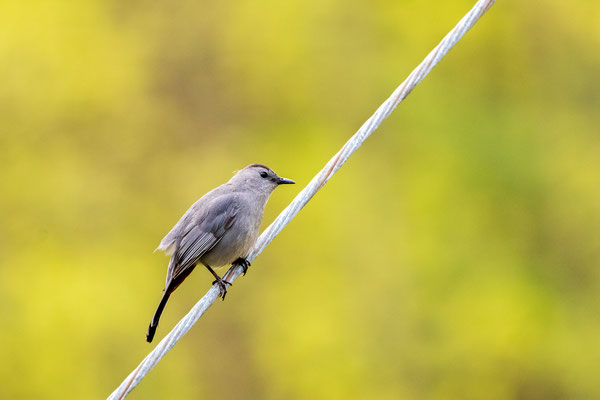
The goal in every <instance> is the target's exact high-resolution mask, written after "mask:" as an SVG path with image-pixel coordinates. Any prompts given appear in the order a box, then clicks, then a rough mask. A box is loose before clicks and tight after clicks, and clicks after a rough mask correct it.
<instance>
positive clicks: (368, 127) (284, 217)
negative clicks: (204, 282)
mask: <svg viewBox="0 0 600 400" xmlns="http://www.w3.org/2000/svg"><path fill="white" fill-rule="evenodd" d="M494 2H495V0H479V1H478V2H477V3H476V4H475V6H473V8H472V9H471V10H470V11H469V12H468V13H467V14H466V15H465V16H464V17H463V18H462V19H461V20H460V22H459V23H458V24H457V25H456V26H455V27H454V29H452V30H451V31H450V32H449V33H448V34H447V35H446V36H445V37H444V39H442V41H441V42H440V43H439V44H438V45H437V46H436V47H435V48H434V49H433V50H432V51H431V52H430V53H429V54H428V55H427V57H425V59H424V60H423V61H422V62H421V64H419V66H417V68H415V69H414V70H413V71H412V72H411V74H410V75H409V76H408V78H406V80H405V81H404V82H402V84H401V85H400V86H398V88H397V89H396V90H395V91H394V93H392V95H391V96H390V97H389V98H388V99H387V100H386V101H385V102H384V103H383V104H382V105H381V106H380V107H379V108H378V109H377V111H375V113H374V114H373V115H372V116H371V118H369V119H368V120H367V121H366V122H365V123H364V124H363V125H362V126H361V127H360V129H359V130H358V132H356V133H355V134H354V136H352V137H351V138H350V139H349V140H348V141H347V142H346V144H344V146H343V147H342V148H341V149H340V151H338V153H337V154H336V155H335V156H333V158H332V159H331V160H329V162H328V163H327V164H326V165H325V167H324V168H323V169H322V170H321V171H320V172H319V173H318V174H317V175H316V176H315V177H314V178H313V179H312V180H311V181H310V183H309V184H308V185H306V187H305V188H304V189H303V190H302V191H301V192H300V193H298V195H297V196H296V198H294V200H293V201H292V202H291V203H290V204H289V205H288V206H287V207H286V208H285V210H283V211H282V212H281V214H279V216H278V217H277V218H276V219H275V221H273V223H272V224H271V225H269V227H268V228H267V229H265V231H264V232H263V233H262V235H260V237H259V238H258V240H257V241H256V244H255V245H254V247H253V249H252V251H251V252H250V254H249V256H248V257H247V259H248V261H252V260H254V259H255V258H256V257H257V256H258V255H259V254H260V253H261V252H262V251H263V250H264V248H265V247H266V246H267V245H268V244H269V243H271V241H272V240H273V239H274V238H275V236H277V235H278V234H279V232H281V230H282V229H283V228H284V227H285V226H286V225H287V224H288V223H289V222H290V221H291V220H292V218H294V216H295V215H296V214H297V213H298V212H299V211H300V210H301V209H302V207H304V206H305V205H306V203H308V202H309V201H310V199H311V198H312V197H313V196H314V195H315V194H316V193H317V192H318V191H319V190H320V189H321V188H322V187H323V185H325V183H327V181H328V180H329V179H330V178H331V177H332V176H333V174H335V173H336V171H337V170H338V169H340V167H341V166H342V165H344V163H345V162H346V160H348V158H349V157H350V156H351V155H352V153H354V152H355V151H356V150H357V149H358V148H359V147H360V146H361V145H362V143H363V142H364V141H365V139H366V138H367V137H369V135H371V133H373V131H374V130H375V129H377V127H379V125H380V124H381V122H383V120H384V119H386V118H387V117H388V116H389V115H390V114H391V113H392V111H393V110H394V108H396V106H397V105H398V104H399V103H400V102H401V101H402V100H404V99H405V98H406V96H408V95H409V94H410V92H411V91H412V90H413V89H414V88H415V86H416V85H417V84H418V83H419V82H421V81H422V80H423V78H425V76H427V74H428V73H429V71H431V69H432V68H433V67H434V66H435V65H436V64H437V63H438V62H439V61H440V60H441V59H442V57H444V55H446V53H447V52H448V51H449V50H450V49H451V48H452V47H453V46H454V45H455V44H456V43H457V42H458V41H459V40H460V39H461V38H462V37H463V35H464V34H465V33H466V32H467V31H468V30H469V29H471V28H472V27H473V25H475V23H476V22H477V21H478V20H479V18H480V17H481V16H482V15H483V14H485V12H486V11H487V10H488V9H489V8H490V7H491V6H492V5H493V4H494ZM241 273H242V267H241V266H237V265H234V266H232V267H231V268H230V269H229V270H228V271H227V273H226V274H225V279H226V280H228V281H229V282H233V281H234V280H235V279H236V278H237V277H238V276H240V274H241ZM218 296H219V289H218V288H217V286H216V285H215V286H213V287H211V288H210V289H209V291H208V292H207V293H206V295H204V297H202V299H200V301H198V303H196V304H195V305H194V307H193V308H192V309H191V311H190V312H189V313H188V314H187V315H186V316H185V317H184V318H183V319H182V320H181V321H179V323H178V324H177V325H175V328H173V330H172V331H171V332H169V334H168V335H167V336H165V337H164V339H163V340H161V341H160V343H159V344H158V345H157V346H156V347H155V348H154V350H152V352H151V353H150V354H148V355H147V356H146V358H144V360H143V361H142V362H141V363H140V364H139V365H138V366H137V368H136V369H135V370H133V372H132V373H131V374H129V376H127V378H126V379H125V380H124V381H123V382H122V383H121V385H120V386H119V387H118V388H117V389H116V390H115V391H114V392H113V393H112V394H111V395H110V396H109V398H108V399H109V400H117V399H118V400H120V399H123V398H124V397H125V396H127V394H129V392H131V390H133V388H134V387H135V386H137V384H138V383H139V382H140V381H141V380H142V379H143V378H144V376H146V374H147V373H148V372H149V371H150V370H151V369H152V368H154V366H155V365H156V364H157V363H158V362H159V361H160V360H161V358H162V357H163V356H164V355H165V354H166V353H167V352H168V351H169V350H171V348H172V347H173V346H174V345H175V343H177V341H178V340H179V339H181V337H182V336H183V335H185V333H186V332H187V331H189V330H190V328H191V327H192V325H194V323H196V321H198V319H199V318H200V317H201V316H202V314H204V312H205V311H206V310H207V309H208V307H210V305H211V304H212V303H213V302H214V301H215V300H216V299H217V297H218Z"/></svg>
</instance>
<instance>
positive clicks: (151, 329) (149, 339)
mask: <svg viewBox="0 0 600 400" xmlns="http://www.w3.org/2000/svg"><path fill="white" fill-rule="evenodd" d="M170 295H171V291H169V290H166V289H165V291H164V293H163V295H162V297H161V299H160V303H158V307H156V311H155V312H154V317H152V322H150V326H148V333H146V341H147V342H148V343H151V342H152V339H154V333H156V328H157V327H158V321H159V320H160V315H161V314H162V312H163V310H164V309H165V305H166V304H167V301H168V300H169V296H170Z"/></svg>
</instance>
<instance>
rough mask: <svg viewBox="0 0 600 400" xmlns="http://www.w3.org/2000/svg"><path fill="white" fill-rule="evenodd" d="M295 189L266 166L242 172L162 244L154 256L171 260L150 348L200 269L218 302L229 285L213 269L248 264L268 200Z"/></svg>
mask: <svg viewBox="0 0 600 400" xmlns="http://www.w3.org/2000/svg"><path fill="white" fill-rule="evenodd" d="M291 183H295V182H294V181H292V180H290V179H286V178H281V177H279V176H278V175H277V174H276V173H275V172H273V170H272V169H271V168H269V167H267V166H266V165H262V164H251V165H248V166H247V167H246V168H244V169H242V170H240V171H238V173H237V174H235V175H234V176H233V177H232V178H231V179H230V180H229V182H227V183H225V184H223V185H221V186H219V187H217V188H216V189H213V190H211V191H210V192H208V193H206V194H205V195H204V196H202V197H201V198H200V200H198V201H196V202H195V203H194V204H193V205H192V206H191V207H190V208H189V210H187V211H186V213H185V214H184V215H183V217H181V219H180V220H179V221H178V222H177V224H175V226H174V227H173V229H171V231H170V232H169V233H167V235H166V236H165V237H164V238H163V240H162V241H161V242H160V245H159V246H158V248H157V249H156V250H162V251H164V252H165V253H166V254H167V255H170V256H171V260H170V261H169V267H168V269H167V281H166V283H165V289H164V290H163V295H162V298H161V299H160V303H159V304H158V307H157V308H156V312H155V313H154V317H153V318H152V322H150V326H149V327H148V333H147V334H146V340H147V341H148V343H150V342H152V339H153V338H154V333H155V332H156V327H157V326H158V321H159V319H160V315H161V314H162V312H163V309H164V308H165V304H167V301H168V300H169V296H170V295H171V293H173V291H174V290H175V289H177V287H178V286H179V285H181V282H183V281H184V280H185V278H187V277H188V275H189V274H190V273H191V272H192V271H193V270H194V267H196V265H197V264H198V263H201V264H203V265H204V266H205V267H206V268H208V270H209V271H210V273H211V274H213V276H214V277H215V281H214V282H213V284H215V283H216V284H217V285H219V289H220V296H222V297H223V300H224V299H225V294H226V293H227V285H231V283H229V282H227V281H225V280H223V278H221V277H220V276H219V275H217V273H216V272H215V271H214V270H213V268H212V267H222V266H224V265H229V264H232V263H237V264H240V265H242V266H243V268H244V274H246V271H247V270H248V266H250V263H249V262H248V261H247V260H246V257H247V256H248V252H249V251H250V249H251V248H252V245H254V242H256V239H257V238H258V230H259V228H260V223H261V221H262V217H263V212H264V209H265V205H266V204H267V200H269V196H270V195H271V193H273V190H275V188H276V187H277V186H279V185H283V184H291Z"/></svg>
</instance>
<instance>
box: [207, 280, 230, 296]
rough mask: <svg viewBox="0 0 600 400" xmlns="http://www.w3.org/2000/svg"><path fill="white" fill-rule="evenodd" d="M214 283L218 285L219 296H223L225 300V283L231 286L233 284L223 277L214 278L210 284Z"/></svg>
mask: <svg viewBox="0 0 600 400" xmlns="http://www.w3.org/2000/svg"><path fill="white" fill-rule="evenodd" d="M215 283H216V284H217V285H218V286H219V297H221V298H223V301H225V295H227V285H229V286H233V284H232V283H231V282H229V281H226V280H225V279H223V278H217V279H215V280H214V281H213V283H212V284H213V285H214V284H215Z"/></svg>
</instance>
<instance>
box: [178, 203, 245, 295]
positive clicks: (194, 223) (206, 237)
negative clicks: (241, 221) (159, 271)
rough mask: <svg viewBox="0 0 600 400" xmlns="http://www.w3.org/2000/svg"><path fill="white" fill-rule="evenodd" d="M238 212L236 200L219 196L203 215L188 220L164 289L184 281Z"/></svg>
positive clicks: (207, 206)
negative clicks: (178, 280)
mask: <svg viewBox="0 0 600 400" xmlns="http://www.w3.org/2000/svg"><path fill="white" fill-rule="evenodd" d="M238 211H239V203H238V202H237V201H236V199H235V197H232V196H221V197H217V198H216V199H214V200H213V201H211V202H210V203H208V204H205V205H204V209H203V212H202V213H200V214H199V215H197V216H195V217H192V218H191V219H190V221H189V222H188V224H187V225H186V226H185V229H184V231H183V234H182V235H181V236H180V237H179V238H178V240H177V241H176V248H175V252H174V253H173V256H172V259H171V262H170V263H169V269H168V271H167V285H168V284H169V282H171V281H172V280H177V279H178V277H182V278H185V276H187V275H188V274H189V272H191V271H190V269H191V268H194V266H195V265H196V263H197V262H198V260H199V259H200V257H202V256H203V255H204V254H205V253H206V252H208V251H210V250H211V249H212V248H213V247H215V246H216V244H217V243H219V241H220V240H221V239H222V238H223V235H224V234H225V232H227V230H228V229H230V228H231V227H232V226H233V224H234V223H235V220H236V217H237V215H238Z"/></svg>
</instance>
